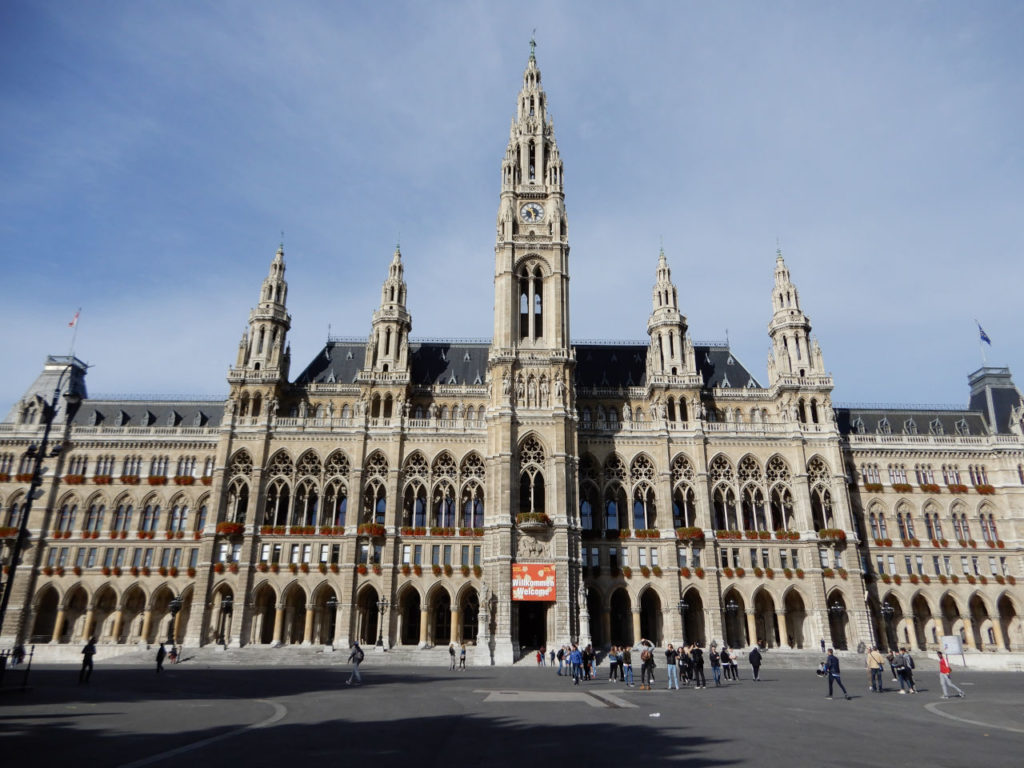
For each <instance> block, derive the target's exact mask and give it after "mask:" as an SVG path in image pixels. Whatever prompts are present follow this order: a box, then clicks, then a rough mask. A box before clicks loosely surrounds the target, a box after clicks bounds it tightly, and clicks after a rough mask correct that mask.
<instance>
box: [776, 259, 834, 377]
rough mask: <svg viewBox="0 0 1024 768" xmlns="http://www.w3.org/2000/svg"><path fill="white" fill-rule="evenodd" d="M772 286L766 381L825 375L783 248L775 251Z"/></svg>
mask: <svg viewBox="0 0 1024 768" xmlns="http://www.w3.org/2000/svg"><path fill="white" fill-rule="evenodd" d="M775 254H776V255H775V285H774V286H773V288H772V310H773V314H772V319H771V322H770V323H769V324H768V335H769V336H770V337H771V340H772V359H771V361H770V363H771V364H770V366H769V378H770V379H771V380H772V383H774V382H775V380H777V379H778V378H779V377H781V376H785V375H792V376H796V377H799V378H801V379H807V378H809V377H812V376H823V377H824V376H827V374H826V372H825V365H824V362H823V360H822V356H821V348H820V347H819V346H818V342H817V341H816V340H814V339H812V337H811V319H810V318H809V317H808V316H807V315H805V314H804V312H803V310H801V309H800V294H799V292H798V291H797V289H796V286H795V285H794V284H793V280H792V278H791V277H790V274H789V267H787V266H786V260H785V259H784V258H783V257H782V249H781V248H776V251H775Z"/></svg>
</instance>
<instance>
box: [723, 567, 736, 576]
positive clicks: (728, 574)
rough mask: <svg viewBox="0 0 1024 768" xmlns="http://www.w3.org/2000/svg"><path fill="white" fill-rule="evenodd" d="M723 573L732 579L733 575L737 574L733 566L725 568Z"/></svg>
mask: <svg viewBox="0 0 1024 768" xmlns="http://www.w3.org/2000/svg"><path fill="white" fill-rule="evenodd" d="M722 575H723V576H725V578H727V579H731V578H732V577H733V576H735V575H736V572H735V571H734V570H733V569H732V568H723V569H722Z"/></svg>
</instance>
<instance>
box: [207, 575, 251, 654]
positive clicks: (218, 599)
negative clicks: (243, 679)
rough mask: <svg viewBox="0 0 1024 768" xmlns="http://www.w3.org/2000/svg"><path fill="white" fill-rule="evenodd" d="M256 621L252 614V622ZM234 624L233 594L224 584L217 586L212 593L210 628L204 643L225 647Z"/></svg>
mask: <svg viewBox="0 0 1024 768" xmlns="http://www.w3.org/2000/svg"><path fill="white" fill-rule="evenodd" d="M256 620H257V617H256V614H255V612H254V615H253V621H254V622H255V621H256ZM234 623H235V593H234V590H232V589H231V587H229V586H228V585H227V584H226V583H221V584H218V585H217V588H216V589H215V590H214V591H213V600H212V601H211V609H210V626H209V629H208V630H207V635H206V642H208V643H219V642H221V640H223V641H224V643H225V645H226V644H227V643H228V642H229V640H230V638H231V630H232V628H233V627H234Z"/></svg>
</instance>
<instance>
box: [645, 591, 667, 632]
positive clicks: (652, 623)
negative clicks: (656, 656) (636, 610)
mask: <svg viewBox="0 0 1024 768" xmlns="http://www.w3.org/2000/svg"><path fill="white" fill-rule="evenodd" d="M663 635H664V633H663V626H662V620H661V598H660V597H658V593H657V592H656V591H655V590H654V589H652V588H647V589H645V590H644V591H643V592H641V593H640V637H641V638H646V639H648V640H650V641H651V642H652V643H654V645H655V646H657V647H660V646H662V645H664V636H663Z"/></svg>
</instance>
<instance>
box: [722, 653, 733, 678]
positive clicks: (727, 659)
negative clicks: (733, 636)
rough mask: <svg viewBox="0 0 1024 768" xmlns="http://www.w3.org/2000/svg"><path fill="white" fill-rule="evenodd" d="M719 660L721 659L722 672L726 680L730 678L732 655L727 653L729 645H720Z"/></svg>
mask: <svg viewBox="0 0 1024 768" xmlns="http://www.w3.org/2000/svg"><path fill="white" fill-rule="evenodd" d="M721 660H722V674H723V675H724V676H725V679H726V680H731V679H732V655H731V654H730V653H729V646H727V645H723V646H722V654H721Z"/></svg>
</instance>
